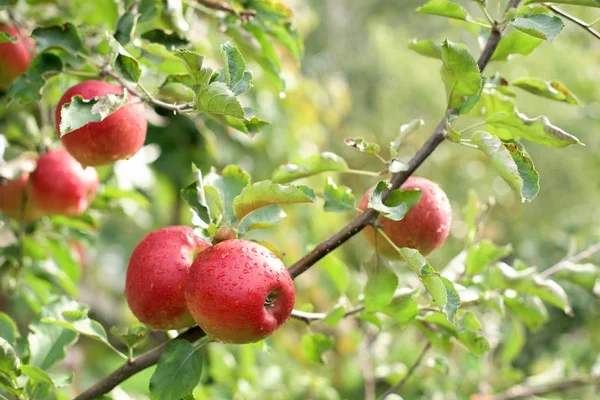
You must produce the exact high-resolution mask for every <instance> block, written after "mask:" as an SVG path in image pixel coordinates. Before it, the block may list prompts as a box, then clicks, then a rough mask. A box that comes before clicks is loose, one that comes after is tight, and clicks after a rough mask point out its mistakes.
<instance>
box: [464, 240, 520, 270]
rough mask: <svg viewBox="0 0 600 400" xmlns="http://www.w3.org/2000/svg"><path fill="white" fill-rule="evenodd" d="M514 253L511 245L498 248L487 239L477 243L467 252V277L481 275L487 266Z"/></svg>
mask: <svg viewBox="0 0 600 400" xmlns="http://www.w3.org/2000/svg"><path fill="white" fill-rule="evenodd" d="M512 251H513V249H512V246H511V245H510V244H508V245H506V246H496V245H495V244H494V243H492V242H491V241H489V240H487V239H484V240H482V241H480V242H477V243H476V244H475V245H473V246H472V247H471V248H469V250H468V252H467V260H466V270H465V272H466V273H467V275H477V274H480V273H482V272H483V269H484V268H485V267H486V266H488V265H490V264H493V263H495V262H496V261H498V260H500V259H502V258H504V257H506V256H508V255H510V254H511V253H512Z"/></svg>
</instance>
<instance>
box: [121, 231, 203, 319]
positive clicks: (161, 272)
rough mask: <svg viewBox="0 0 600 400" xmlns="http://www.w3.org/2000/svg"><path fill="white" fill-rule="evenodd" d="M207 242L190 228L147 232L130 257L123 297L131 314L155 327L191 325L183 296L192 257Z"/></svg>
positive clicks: (201, 249) (190, 317)
mask: <svg viewBox="0 0 600 400" xmlns="http://www.w3.org/2000/svg"><path fill="white" fill-rule="evenodd" d="M209 246H210V244H208V243H206V242H205V241H203V240H202V239H201V238H200V237H199V236H198V235H196V233H195V232H194V229H193V228H190V227H188V226H170V227H167V228H162V229H159V230H158V231H155V232H151V233H149V234H148V235H147V236H146V237H145V238H144V239H142V241H141V242H140V243H139V244H138V245H137V246H136V248H135V250H134V251H133V253H132V254H131V258H130V259H129V266H128V267H127V277H126V280H125V297H126V298H127V303H128V304H129V308H130V309H131V311H132V312H133V314H134V315H135V316H136V317H137V318H138V319H139V320H140V321H141V322H143V323H144V324H146V325H148V326H149V327H150V328H152V329H154V330H169V329H181V328H185V327H188V326H192V325H194V319H193V318H192V316H191V315H190V313H189V312H188V310H187V306H186V303H185V296H184V287H185V281H186V277H187V274H188V270H189V268H190V266H191V265H192V262H193V261H194V257H195V256H196V254H198V253H199V252H201V251H203V250H204V249H206V248H207V247H209Z"/></svg>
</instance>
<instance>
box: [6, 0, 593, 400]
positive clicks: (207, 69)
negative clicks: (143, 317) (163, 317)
mask: <svg viewBox="0 0 600 400" xmlns="http://www.w3.org/2000/svg"><path fill="white" fill-rule="evenodd" d="M0 7H1V8H2V11H0V18H2V23H3V25H2V26H3V28H1V29H0V31H2V32H0V41H1V43H0V55H2V57H0V78H1V79H0V80H2V82H0V85H3V87H6V89H5V91H4V93H3V95H2V98H1V101H0V133H2V136H0V155H2V156H3V157H2V162H1V164H0V176H1V179H2V186H0V206H1V207H2V211H3V214H2V216H1V217H0V218H1V219H0V221H1V222H0V266H1V267H0V274H1V276H2V279H1V282H2V291H1V295H0V306H1V307H2V308H1V309H2V311H3V312H2V313H1V314H0V348H1V351H0V397H3V398H7V399H12V398H17V399H19V398H21V399H25V398H32V399H46V398H47V399H69V398H77V399H91V398H103V397H104V398H145V397H150V398H155V399H180V398H186V399H188V398H195V399H231V398H235V399H255V398H261V399H267V398H272V399H295V398H298V399H306V398H315V399H342V398H344V399H345V398H351V399H354V398H356V399H363V398H365V399H374V398H378V397H379V398H385V397H386V396H387V398H398V397H397V395H395V393H397V394H399V395H401V396H402V398H404V399H413V398H415V399H416V398H443V399H453V398H454V399H468V398H474V399H475V398H476V399H516V398H527V397H528V396H529V397H531V396H534V395H547V396H549V397H551V398H552V396H554V398H584V399H588V398H589V399H592V398H596V397H597V396H598V393H597V386H598V384H599V383H600V378H599V365H600V363H599V360H600V358H599V355H598V349H599V348H600V344H599V343H598V339H597V338H598V335H597V334H596V332H597V330H598V329H597V328H598V321H600V319H599V318H598V301H597V296H598V293H599V289H598V287H599V285H600V284H598V283H597V279H598V277H599V270H598V267H597V266H596V265H595V264H594V262H595V261H596V262H597V261H598V258H597V256H596V253H597V252H598V251H600V245H599V244H597V242H598V235H599V232H598V228H597V225H598V218H597V215H598V212H597V206H596V205H597V204H598V201H599V200H600V199H599V197H600V191H599V190H598V188H597V185H596V184H595V179H594V178H595V177H596V176H597V167H598V166H599V164H598V157H597V155H596V151H595V149H597V148H598V147H599V146H600V143H599V141H600V139H598V137H597V135H595V132H594V128H595V127H596V126H597V125H598V115H597V114H598V113H597V112H596V109H597V103H598V99H599V93H598V84H597V82H598V77H597V72H596V71H595V69H594V66H595V65H596V64H597V61H598V60H597V57H598V56H597V54H598V53H597V52H596V51H594V50H595V49H596V48H597V46H598V45H599V43H598V40H597V39H598V36H600V35H599V34H598V33H597V31H596V30H595V28H594V25H595V23H596V22H597V18H599V17H600V12H599V10H598V9H600V2H598V1H597V0H562V1H556V2H551V3H550V2H541V1H537V0H527V1H519V0H497V1H493V0H489V1H481V0H461V1H458V0H457V1H447V0H431V1H428V2H427V1H416V0H414V1H412V0H411V1H403V2H392V1H386V0H375V1H369V2H362V1H356V2H348V1H343V0H327V1H310V2H301V1H291V0H290V1H287V2H279V1H276V0H245V1H241V0H240V1H230V2H229V1H225V0H206V1H204V0H183V1H179V0H166V1H163V0H140V1H135V0H124V1H120V0H98V1H93V2H90V1H84V0H19V1H14V0H0ZM415 10H416V13H415V12H414V11H415ZM28 36H30V37H31V39H32V41H33V43H35V46H33V44H32V43H31V42H29V41H28V40H27V39H26V37H28ZM14 46H17V47H14ZM34 47H35V49H34ZM25 50H26V51H25ZM28 56H29V57H28ZM23 64H28V68H26V69H25V68H22V67H23ZM23 72H24V74H23V75H20V76H18V75H19V74H21V73H23ZM440 72H441V79H440ZM17 76H18V77H17ZM84 81H107V82H110V83H111V84H112V85H116V87H117V88H118V87H122V88H123V90H122V91H121V90H114V91H113V90H106V91H102V92H94V93H93V96H96V97H94V98H92V99H90V98H88V96H86V94H85V93H83V92H78V93H77V92H75V91H72V90H71V91H69V94H70V95H69V96H65V97H66V98H63V95H65V92H67V90H69V88H71V87H73V86H75V85H77V84H79V83H81V82H84ZM11 83H12V84H11ZM9 85H10V86H9ZM88 85H89V84H88ZM94 85H101V86H104V85H105V84H92V86H94ZM77 95H79V96H77ZM61 98H63V100H61ZM142 103H143V107H144V109H145V110H144V113H143V115H142V113H140V108H141V107H142ZM133 109H135V110H136V111H135V112H132V111H131V110H133ZM128 112H129V113H130V114H132V115H131V117H127V116H125V117H123V115H124V114H125V115H127V113H128ZM132 119H135V120H136V121H137V123H136V125H135V126H136V129H135V130H133V131H132V130H128V131H129V133H130V134H131V135H133V136H135V139H136V140H132V141H131V142H127V143H125V142H121V141H119V140H116V139H115V140H110V138H109V139H107V142H106V143H102V144H101V145H100V144H97V143H91V142H90V143H89V147H87V146H86V142H88V140H89V141H91V140H92V139H93V138H94V135H93V132H94V130H96V132H98V133H100V132H105V133H106V132H109V131H110V132H113V131H112V130H111V129H108V127H112V128H114V129H115V130H116V131H118V130H120V129H122V128H123V126H124V124H127V123H128V122H130V121H131V120H132ZM142 119H144V121H142ZM145 119H147V131H145V137H146V139H145V145H144V146H143V147H142V148H141V149H140V150H139V151H138V148H139V143H138V142H139V140H138V139H140V138H143V136H142V131H144V130H143V129H141V128H143V127H144V126H145V123H146V122H145ZM111 121H112V122H111ZM115 121H116V122H115ZM267 121H268V122H267ZM99 127H104V129H100V128H99ZM140 127H141V128H140ZM85 132H92V134H90V135H89V139H85V140H81V139H82V138H84V136H82V135H83V134H85ZM117 133H118V132H117ZM428 133H431V135H429V136H427V134H428ZM120 135H122V134H115V135H114V136H113V137H114V138H119V137H121V136H120ZM107 137H108V136H107ZM128 137H129V136H128ZM78 139H79V140H78ZM61 142H62V143H63V144H64V146H65V147H66V148H67V149H68V150H69V152H70V154H71V156H72V157H74V158H75V159H77V160H79V161H80V162H81V163H83V164H84V167H85V166H88V165H96V166H97V167H96V168H95V170H96V171H97V174H98V177H99V182H100V183H99V185H98V187H97V189H96V187H95V180H94V179H91V178H92V172H89V171H93V170H87V169H86V170H84V169H83V168H81V166H80V165H79V164H78V163H76V162H72V159H71V158H68V157H65V158H64V159H63V161H60V163H59V165H60V166H61V167H60V168H59V170H60V171H63V172H64V171H67V172H68V173H67V174H65V175H61V174H59V173H58V172H57V173H56V174H54V173H53V174H48V172H49V171H51V170H50V167H48V168H46V167H44V165H45V164H44V163H43V162H42V160H44V159H46V158H48V157H49V156H51V155H52V154H57V153H64V154H66V153H65V152H64V151H62V150H57V149H59V148H60V147H61ZM582 143H585V145H586V146H585V147H583V146H580V144H582ZM95 146H99V147H95ZM100 147H101V148H102V149H108V148H110V151H104V152H102V151H101V152H91V153H89V154H86V153H85V151H86V150H89V149H96V148H100ZM77 149H78V150H79V151H78V150H77ZM82 150H83V152H82ZM136 152H137V153H136ZM133 153H136V154H135V155H134V156H133V157H131V158H130V159H129V160H124V159H125V158H127V157H128V156H130V155H131V154H133ZM71 156H69V157H71ZM117 160H118V161H117ZM113 161H114V162H113ZM534 162H535V166H534ZM67 166H69V167H67ZM78 168H79V169H78ZM88 168H92V167H88ZM417 168H419V170H418V175H421V176H425V177H427V178H428V179H430V180H432V181H435V182H436V183H438V184H439V185H440V187H441V188H442V189H443V191H444V192H445V193H446V195H447V197H448V199H449V200H450V205H451V206H452V214H453V215H452V217H453V218H452V225H451V229H450V234H449V236H448V239H447V240H446V241H445V244H444V245H443V246H442V247H440V248H439V249H437V250H436V251H434V252H433V253H432V254H431V255H428V256H427V259H425V258H424V257H423V256H422V255H421V254H419V253H418V252H416V251H414V250H411V249H408V248H398V247H397V246H394V244H393V243H394V241H395V240H394V238H393V237H392V238H388V237H387V236H386V235H385V234H384V233H383V230H379V232H380V235H378V236H376V237H377V240H373V245H374V247H375V251H374V250H373V249H372V248H371V247H370V246H369V245H368V242H367V241H366V240H365V239H364V237H363V236H362V235H360V234H358V233H359V232H360V231H361V230H362V229H364V228H365V227H368V228H369V229H380V227H381V218H384V217H385V218H387V219H391V220H399V221H398V222H397V223H402V222H403V221H402V218H403V217H404V215H406V213H410V212H411V211H413V210H414V211H416V210H417V209H416V208H414V209H412V208H411V207H412V206H414V205H415V204H416V203H417V202H418V200H419V196H420V194H419V192H418V191H401V190H398V188H399V187H400V186H401V185H402V184H403V183H404V182H405V181H406V180H407V179H408V178H409V177H410V176H411V175H412V174H413V173H414V172H415V170H416V169H417ZM43 174H45V175H46V177H45V178H44V179H43V182H44V183H45V185H44V187H45V186H47V187H48V189H47V190H50V189H52V190H56V189H57V188H59V189H64V188H65V187H67V186H65V185H64V184H65V182H74V183H73V185H72V187H71V189H72V190H70V191H67V192H66V193H67V195H66V196H67V197H68V200H72V199H75V200H77V201H75V202H76V203H77V206H79V207H75V210H76V211H74V212H71V210H73V207H74V206H73V205H72V204H70V203H69V204H67V206H61V207H51V206H52V205H53V204H54V201H58V200H63V199H64V198H61V196H60V195H58V194H56V195H47V196H46V197H44V196H43V194H44V193H43V192H44V190H43V189H40V188H37V184H36V182H37V180H36V179H34V177H35V176H36V175H43ZM71 174H75V175H77V176H79V177H80V178H81V182H82V183H77V182H79V181H76V180H72V179H71V178H68V177H69V176H71ZM540 174H541V175H543V178H542V179H540V176H539V175H540ZM47 175H53V176H54V177H55V181H54V182H52V179H51V178H50V179H49V178H48V177H47ZM386 181H389V186H388V184H386ZM373 185H376V187H375V190H374V191H373V193H372V194H371V195H370V196H369V198H368V202H367V203H368V210H366V211H364V212H361V211H360V210H359V209H357V207H358V206H359V203H358V201H357V200H360V199H361V198H362V196H363V194H364V193H365V192H366V191H367V189H368V188H370V187H372V186H373ZM41 192H42V193H41ZM94 192H95V196H94ZM34 193H35V194H36V196H35V197H34V196H32V195H31V194H34ZM53 193H59V192H58V191H57V192H53ZM88 196H90V197H88ZM91 198H93V200H91ZM534 198H535V200H534ZM90 201H91V204H88V202H90ZM67 203H68V202H67ZM292 203H306V204H292ZM64 204H66V203H64ZM88 206H89V208H88ZM42 214H43V216H42ZM74 214H77V215H74ZM170 225H189V226H193V227H196V228H197V232H198V233H199V234H200V235H202V236H203V237H204V238H205V239H206V240H207V241H212V242H214V243H216V242H219V241H222V240H224V239H231V238H234V237H239V238H243V239H248V240H253V241H256V242H258V243H259V244H260V245H261V246H264V247H267V248H268V249H270V250H271V251H272V252H274V253H275V254H276V255H277V256H278V257H280V258H281V259H282V260H283V262H284V264H285V265H286V266H288V270H289V272H290V274H291V276H292V277H293V278H294V283H295V287H296V301H295V310H294V311H293V312H292V317H293V319H292V320H290V321H289V322H287V323H286V324H285V325H283V326H282V327H281V328H280V329H278V330H277V331H276V332H275V333H274V334H273V335H272V336H270V337H269V338H267V339H265V340H263V341H260V342H258V343H257V344H246V345H228V344H223V343H217V342H210V339H209V338H207V337H206V336H205V335H204V332H203V331H202V330H201V329H200V328H198V327H194V328H191V329H188V330H185V329H182V330H180V331H167V332H166V333H165V332H162V331H148V330H147V329H146V328H145V327H144V326H143V325H140V324H138V323H137V319H136V318H135V317H134V316H133V314H132V312H131V311H130V310H129V307H128V305H127V301H126V299H125V296H124V294H123V293H124V290H125V281H126V280H125V276H126V272H127V265H128V261H129V257H130V255H131V254H132V251H133V249H134V248H135V247H136V246H137V245H138V243H139V242H140V241H141V240H142V238H143V237H145V236H146V235H147V234H148V233H149V232H151V231H156V230H158V229H159V228H163V227H165V226H170ZM388 239H389V240H388ZM380 240H383V241H385V246H386V248H392V249H394V250H395V251H396V254H395V256H392V257H390V259H386V258H384V257H383V252H382V254H381V255H378V254H377V253H378V252H377V249H378V248H379V245H382V244H381V243H379V242H380ZM334 250H335V251H334ZM398 257H399V259H397V258H398ZM129 300H131V299H129ZM394 396H396V397H394Z"/></svg>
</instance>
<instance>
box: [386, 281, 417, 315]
mask: <svg viewBox="0 0 600 400" xmlns="http://www.w3.org/2000/svg"><path fill="white" fill-rule="evenodd" d="M414 293H415V290H414V289H410V288H401V289H398V290H397V291H396V293H394V297H393V298H392V301H391V302H390V304H388V305H387V306H385V307H384V308H383V309H382V310H381V311H382V312H383V313H384V314H386V315H388V316H390V317H392V318H393V319H394V320H395V321H396V322H398V323H401V324H406V323H408V322H410V321H412V320H413V319H414V318H415V317H416V316H417V315H419V306H418V304H417V302H416V301H415V299H414V298H413V295H414Z"/></svg>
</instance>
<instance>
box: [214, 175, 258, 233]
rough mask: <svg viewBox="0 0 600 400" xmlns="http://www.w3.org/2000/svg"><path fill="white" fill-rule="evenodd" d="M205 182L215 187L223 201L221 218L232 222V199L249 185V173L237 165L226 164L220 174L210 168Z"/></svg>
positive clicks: (233, 218)
mask: <svg viewBox="0 0 600 400" xmlns="http://www.w3.org/2000/svg"><path fill="white" fill-rule="evenodd" d="M204 181H205V184H206V185H208V186H214V187H215V188H217V190H218V192H219V193H220V195H221V198H222V203H223V220H224V221H225V222H230V223H233V222H234V221H235V215H234V213H233V200H234V199H235V198H236V197H237V196H238V195H239V194H240V193H242V190H244V188H245V187H246V186H248V185H250V182H251V177H250V174H249V173H247V172H246V171H244V170H243V169H242V168H240V167H239V166H237V165H228V166H226V167H225V168H224V169H223V171H222V172H221V175H219V174H217V173H216V172H215V171H214V170H212V171H211V172H210V173H209V174H208V175H207V176H206V178H205V180H204Z"/></svg>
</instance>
